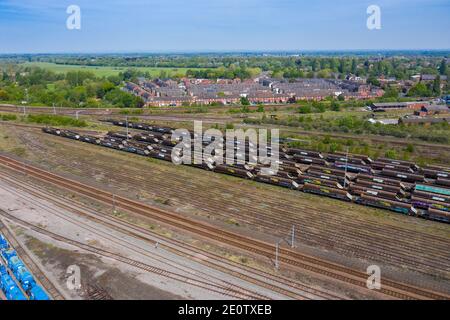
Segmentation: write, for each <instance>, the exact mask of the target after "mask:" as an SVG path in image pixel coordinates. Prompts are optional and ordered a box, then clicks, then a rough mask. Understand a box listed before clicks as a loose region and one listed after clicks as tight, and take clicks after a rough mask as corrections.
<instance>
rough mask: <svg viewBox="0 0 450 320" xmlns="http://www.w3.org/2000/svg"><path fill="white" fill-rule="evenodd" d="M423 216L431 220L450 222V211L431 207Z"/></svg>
mask: <svg viewBox="0 0 450 320" xmlns="http://www.w3.org/2000/svg"><path fill="white" fill-rule="evenodd" d="M422 217H424V218H426V219H429V220H434V221H439V222H444V223H450V213H449V212H445V211H441V210H436V209H429V210H428V211H425V212H424V213H423V214H422Z"/></svg>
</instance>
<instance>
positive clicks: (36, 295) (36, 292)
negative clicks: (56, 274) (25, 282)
mask: <svg viewBox="0 0 450 320" xmlns="http://www.w3.org/2000/svg"><path fill="white" fill-rule="evenodd" d="M28 295H29V296H30V300H50V297H49V296H48V295H47V293H45V291H44V290H43V289H42V288H41V287H40V286H38V285H36V286H34V287H33V288H32V289H31V290H30V291H28Z"/></svg>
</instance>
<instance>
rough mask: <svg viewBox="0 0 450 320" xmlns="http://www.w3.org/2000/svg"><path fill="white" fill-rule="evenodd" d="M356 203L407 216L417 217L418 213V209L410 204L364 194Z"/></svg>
mask: <svg viewBox="0 0 450 320" xmlns="http://www.w3.org/2000/svg"><path fill="white" fill-rule="evenodd" d="M356 202H357V203H359V204H363V205H366V206H369V207H375V208H380V209H386V210H390V211H394V212H399V213H402V214H407V215H417V212H418V211H417V209H416V208H414V207H413V206H412V205H411V204H409V203H404V202H399V201H393V200H389V199H383V198H378V197H374V196H371V195H366V194H363V195H362V196H361V197H360V198H357V200H356Z"/></svg>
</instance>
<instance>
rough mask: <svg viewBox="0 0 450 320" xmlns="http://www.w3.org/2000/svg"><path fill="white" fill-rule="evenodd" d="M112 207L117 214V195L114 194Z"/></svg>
mask: <svg viewBox="0 0 450 320" xmlns="http://www.w3.org/2000/svg"><path fill="white" fill-rule="evenodd" d="M112 207H113V213H116V195H115V194H114V193H113V195H112Z"/></svg>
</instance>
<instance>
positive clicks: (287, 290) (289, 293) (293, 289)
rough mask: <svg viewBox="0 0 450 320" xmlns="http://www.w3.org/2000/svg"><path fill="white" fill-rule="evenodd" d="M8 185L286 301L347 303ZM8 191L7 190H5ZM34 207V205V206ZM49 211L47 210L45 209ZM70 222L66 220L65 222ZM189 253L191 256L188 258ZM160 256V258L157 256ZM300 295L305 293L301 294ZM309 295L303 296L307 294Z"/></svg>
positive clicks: (29, 188) (11, 180)
mask: <svg viewBox="0 0 450 320" xmlns="http://www.w3.org/2000/svg"><path fill="white" fill-rule="evenodd" d="M4 179H5V181H6V182H7V183H8V184H9V185H13V186H14V187H15V188H17V189H20V190H24V191H26V193H28V194H32V195H33V196H35V197H38V198H40V199H43V200H46V201H49V202H52V203H54V204H55V205H57V206H58V207H60V208H64V209H66V210H67V211H70V212H73V213H76V214H77V215H79V216H82V217H85V218H88V219H89V220H91V221H93V222H95V223H100V224H103V225H105V226H107V227H108V228H111V229H115V230H118V231H120V232H122V233H125V234H129V235H130V236H133V237H135V238H137V239H140V240H144V241H146V242H150V243H151V245H154V244H155V243H156V242H155V240H153V239H154V238H157V239H159V241H158V243H159V245H160V247H164V248H165V249H166V250H169V251H172V252H174V253H176V254H178V255H180V256H186V255H188V256H189V257H190V258H192V259H194V260H197V261H198V260H199V259H198V257H199V256H203V257H205V258H206V257H207V258H208V259H206V260H204V259H200V260H201V261H200V263H202V264H205V265H208V266H209V267H212V268H214V269H217V270H221V271H222V272H224V273H228V274H231V275H233V276H234V277H238V278H240V279H242V280H244V281H246V282H249V283H253V284H255V285H257V286H260V287H263V288H266V289H269V290H271V291H273V292H277V293H280V294H282V295H284V296H286V297H290V298H293V299H300V300H303V299H311V298H314V299H316V298H318V299H333V300H334V299H344V297H343V296H337V295H334V294H331V293H330V292H326V291H322V290H319V289H317V288H312V287H309V286H305V285H303V284H300V283H298V282H296V281H295V280H292V279H285V278H283V277H281V276H274V275H272V274H270V273H267V272H264V271H261V270H258V269H255V268H252V267H248V266H245V265H242V264H237V263H233V262H231V261H229V260H227V259H226V258H223V257H221V256H219V255H217V254H213V253H211V252H208V251H205V250H201V249H199V248H197V247H194V246H192V245H189V244H186V243H185V242H182V241H178V240H175V239H168V238H163V237H162V236H158V235H157V234H155V233H151V232H149V231H148V230H146V229H144V228H142V227H140V226H138V225H135V224H132V223H130V222H128V221H125V220H123V219H120V218H117V217H115V216H111V215H107V214H100V213H97V212H96V213H93V212H92V211H91V210H89V208H86V207H85V206H84V205H82V204H80V203H76V202H75V201H74V200H73V199H72V200H71V202H70V204H68V203H65V202H64V201H61V200H57V199H56V197H57V195H53V194H51V195H44V194H43V193H42V192H40V191H37V190H34V188H33V187H32V186H31V185H30V184H29V183H24V182H22V181H20V182H19V181H17V182H16V181H14V178H13V177H11V176H10V175H8V177H6V174H5V177H4ZM2 188H5V187H2ZM7 190H8V191H9V192H11V193H16V192H15V191H13V190H11V189H10V188H7ZM20 197H22V198H23V197H24V196H23V195H20ZM33 203H34V202H33ZM36 205H38V206H42V204H36ZM45 207H46V206H45ZM48 210H49V212H50V211H54V210H52V209H51V208H48ZM58 216H59V215H58ZM66 220H67V219H66ZM88 228H89V229H90V230H91V229H92V228H91V227H90V226H88ZM130 249H131V250H135V248H130ZM187 252H188V253H189V254H187ZM154 256H155V254H152V257H154ZM156 256H157V255H156ZM237 268H238V269H239V270H241V269H243V271H245V272H238V271H236V269H237ZM261 278H263V279H265V281H261V280H260V279H261ZM299 292H302V294H300V293H299ZM303 292H304V293H306V294H304V293H303Z"/></svg>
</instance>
